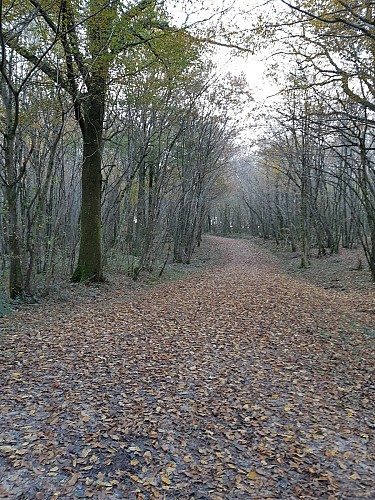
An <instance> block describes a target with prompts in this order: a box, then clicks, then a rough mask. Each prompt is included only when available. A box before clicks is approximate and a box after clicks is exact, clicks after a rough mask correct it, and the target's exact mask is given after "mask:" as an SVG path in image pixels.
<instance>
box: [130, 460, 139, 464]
mask: <svg viewBox="0 0 375 500" xmlns="http://www.w3.org/2000/svg"><path fill="white" fill-rule="evenodd" d="M138 464H139V462H138V460H130V465H138Z"/></svg>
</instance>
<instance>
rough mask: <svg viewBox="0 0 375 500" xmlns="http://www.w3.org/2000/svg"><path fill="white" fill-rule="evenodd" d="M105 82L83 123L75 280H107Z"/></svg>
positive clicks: (93, 94) (87, 106)
mask: <svg viewBox="0 0 375 500" xmlns="http://www.w3.org/2000/svg"><path fill="white" fill-rule="evenodd" d="M104 95H105V83H104V81H103V82H102V86H101V88H99V89H97V92H95V89H94V90H93V91H92V92H90V94H89V96H88V97H87V103H85V109H84V117H83V119H82V120H81V122H80V126H81V131H82V137H83V164H82V178H81V187H82V198H81V241H80V247H79V256H78V264H77V267H76V269H75V271H74V273H73V276H72V281H74V282H79V281H103V269H102V242H101V189H102V174H101V163H102V149H103V121H104Z"/></svg>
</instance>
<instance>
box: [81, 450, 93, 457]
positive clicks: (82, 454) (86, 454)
mask: <svg viewBox="0 0 375 500" xmlns="http://www.w3.org/2000/svg"><path fill="white" fill-rule="evenodd" d="M90 452H91V448H84V449H83V450H82V453H81V457H82V458H86V457H87V456H88V455H89V453H90Z"/></svg>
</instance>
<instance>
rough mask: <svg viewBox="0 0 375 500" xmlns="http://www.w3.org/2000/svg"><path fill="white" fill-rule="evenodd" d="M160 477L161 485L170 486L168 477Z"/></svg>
mask: <svg viewBox="0 0 375 500" xmlns="http://www.w3.org/2000/svg"><path fill="white" fill-rule="evenodd" d="M160 477H161V481H162V483H164V484H171V480H170V479H169V477H167V476H160Z"/></svg>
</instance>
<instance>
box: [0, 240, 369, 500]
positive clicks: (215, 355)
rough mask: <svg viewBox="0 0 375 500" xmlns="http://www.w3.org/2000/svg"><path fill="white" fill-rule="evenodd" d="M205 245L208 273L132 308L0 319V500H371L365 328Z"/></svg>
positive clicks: (142, 297)
mask: <svg viewBox="0 0 375 500" xmlns="http://www.w3.org/2000/svg"><path fill="white" fill-rule="evenodd" d="M212 241H213V242H214V244H215V245H217V246H219V248H220V251H221V259H220V262H219V263H218V264H217V265H216V266H214V267H212V268H207V269H205V270H204V271H201V272H197V273H194V274H191V275H189V276H188V277H187V278H185V279H184V280H181V281H176V282H173V283H167V284H162V285H158V286H155V287H154V288H152V289H150V290H144V291H142V292H140V293H139V294H138V295H137V297H136V298H134V299H133V300H131V301H129V300H124V299H123V298H122V297H121V294H120V293H119V292H115V293H114V292H112V293H110V292H108V291H106V292H103V293H102V294H99V295H98V296H96V297H92V298H91V299H90V300H88V301H85V302H84V303H78V304H77V306H75V307H72V308H71V311H70V313H69V314H67V313H66V311H65V312H64V309H63V308H61V307H58V306H57V305H55V306H50V307H49V306H46V307H45V308H37V309H36V310H35V311H33V312H27V311H26V312H24V313H23V314H20V315H19V316H18V318H17V317H16V318H10V319H8V320H7V325H6V327H7V329H8V330H12V328H13V332H12V331H11V332H10V333H9V334H7V335H4V336H2V337H1V340H0V349H1V350H0V361H1V366H0V375H1V382H0V384H1V387H0V400H1V408H0V426H1V427H0V485H1V486H0V498H1V497H7V498H20V499H21V498H24V499H28V498H30V499H31V498H36V499H45V498H46V499H47V498H48V499H52V498H64V499H71V498H108V499H110V498H126V499H154V498H155V499H157V498H160V499H164V498H165V499H173V498H182V499H201V500H203V499H217V500H218V499H236V498H248V499H268V498H269V499H288V500H292V499H299V498H304V499H316V498H327V499H334V498H340V499H353V498H375V483H374V477H375V467H374V455H373V454H372V456H371V453H373V452H374V449H375V447H374V443H373V432H374V421H371V418H373V415H374V413H373V409H374V408H373V400H374V397H373V396H374V385H373V382H372V380H371V375H372V374H373V368H374V365H373V359H374V358H373V354H374V339H373V336H372V335H373V333H374V332H373V330H371V329H370V328H368V327H365V326H363V325H362V324H360V322H359V321H360V317H359V316H358V315H357V313H356V305H355V304H353V307H352V308H351V309H349V310H348V307H347V304H346V308H345V309H344V308H343V307H341V306H340V303H338V302H337V301H336V300H335V296H334V295H332V294H329V293H328V292H327V291H326V290H323V289H320V288H318V287H316V286H313V285H309V284H307V283H306V282H302V281H298V280H297V279H294V278H291V277H288V276H287V275H285V274H284V273H283V272H282V271H281V270H280V268H279V267H278V265H277V262H276V261H275V260H273V258H272V257H270V256H268V255H267V254H266V253H264V252H263V251H261V250H260V249H259V248H257V247H256V246H254V245H253V244H252V243H251V242H249V241H240V240H227V239H223V238H214V239H213V240H212ZM353 319H354V320H355V323H352V320H353ZM17 321H18V323H17Z"/></svg>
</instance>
